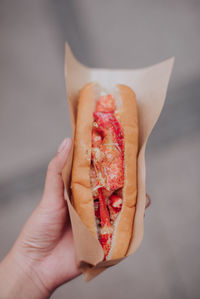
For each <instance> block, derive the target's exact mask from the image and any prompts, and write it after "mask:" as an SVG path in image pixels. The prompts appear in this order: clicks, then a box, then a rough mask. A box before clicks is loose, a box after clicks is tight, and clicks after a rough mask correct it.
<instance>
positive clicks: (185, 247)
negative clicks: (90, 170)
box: [0, 0, 200, 299]
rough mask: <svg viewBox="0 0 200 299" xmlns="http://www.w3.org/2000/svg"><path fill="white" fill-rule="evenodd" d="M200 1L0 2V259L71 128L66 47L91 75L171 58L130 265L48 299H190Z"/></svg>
mask: <svg viewBox="0 0 200 299" xmlns="http://www.w3.org/2000/svg"><path fill="white" fill-rule="evenodd" d="M199 32H200V1H198V0H196V1H195V0H190V1H189V0H188V1H186V0H167V1H155V0H148V1H147V0H146V1H144V0H140V1H131V0H130V1H129V0H124V1H117V0H112V1H110V0H108V1H106V0H102V1H97V0H93V1H92V0H82V1H81V0H75V1H64V0H63V1H61V0H57V1H53V0H49V1H43V0H35V1H30V0H26V1H25V0H24V1H22V0H18V1H9V0H7V1H2V0H1V1H0V258H1V259H2V258H3V257H4V256H5V254H6V252H7V251H8V250H9V248H10V247H11V246H12V244H13V242H14V240H15V239H16V237H17V235H18V233H19V231H20V229H21V227H22V226H23V223H24V222H25V220H26V219H27V218H28V216H29V215H30V213H31V211H32V210H33V209H34V207H35V206H36V205H37V203H38V202H39V200H40V196H41V194H42V188H43V183H44V178H45V172H46V167H47V164H48V162H49V160H50V159H51V157H52V156H53V155H54V153H55V152H56V149H57V146H58V144H59V143H60V142H61V140H62V139H63V138H64V137H65V136H70V134H71V129H70V121H69V113H68V108H67V101H66V95H65V85H64V42H65V41H66V40H68V41H69V43H70V45H71V47H72V50H73V51H74V53H75V55H76V57H77V58H78V59H79V60H80V61H81V62H82V63H85V64H87V65H89V66H93V67H107V68H115V67H116V68H118V67H123V68H133V67H137V68H138V67H145V66H148V65H151V64H154V63H157V62H160V61H162V60H163V59H166V58H169V57H171V56H175V57H176V61H175V67H174V71H173V74H172V78H171V82H170V85H169V91H168V94H167V100H166V104H165V107H164V109H163V112H162V114H161V117H160V120H159V122H158V124H157V125H156V127H155V129H154V130H153V133H152V135H151V138H150V140H149V143H148V147H147V154H146V158H147V190H148V193H149V194H150V195H151V197H152V199H153V202H152V206H151V207H150V209H149V210H148V211H147V213H146V216H145V234H144V240H143V243H142V245H141V246H140V248H139V250H138V251H137V252H136V253H135V255H134V256H131V257H130V258H128V259H126V260H125V261H123V262H122V263H120V264H119V265H117V266H116V267H113V268H111V269H108V270H107V271H106V272H104V273H103V274H102V275H100V276H99V277H98V278H96V279H95V280H93V281H92V282H90V283H89V284H86V283H84V281H83V278H82V277H79V278H77V279H75V280H73V281H71V282H69V283H68V284H66V285H64V286H62V287H60V288H59V289H57V290H56V291H55V293H54V294H53V296H52V298H98V299H100V298H111V297H112V296H113V298H116V299H118V298H126V299H128V298H148V299H151V298H163V299H164V298H199V297H200V279H199V277H200V258H199V252H200V241H199V225H200V220H199V214H200V204H199V193H200V192H199V191H200V187H199V185H200V184H199V160H200V159H199V152H200V138H199V137H200V131H199V128H200V116H199V115H200V76H199V75H200V57H199V53H200V36H199V35H200V34H199Z"/></svg>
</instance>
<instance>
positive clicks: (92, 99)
mask: <svg viewBox="0 0 200 299" xmlns="http://www.w3.org/2000/svg"><path fill="white" fill-rule="evenodd" d="M101 90H102V89H101V88H100V87H99V86H98V85H97V84H95V83H89V84H87V85H86V86H85V87H84V88H83V89H82V90H81V92H80V96H79V101H78V105H77V108H78V111H77V121H76V133H75V144H74V159H73V168H72V181H71V188H72V196H73V205H74V207H75V209H76V211H77V213H78V214H79V216H80V218H81V220H82V221H83V223H84V224H85V225H86V226H87V228H88V229H89V230H90V231H91V233H92V234H93V235H94V236H95V237H96V238H98V240H99V242H100V243H101V246H102V248H103V250H104V259H115V258H120V257H123V256H125V254H126V252H127V249H128V246H129V242H130V238H131V234H132V228H133V220H134V214H135V205H136V196H137V149H138V120H137V106H136V98H135V94H134V92H133V91H132V90H131V89H130V88H129V87H128V86H125V85H118V86H117V87H116V89H115V91H114V93H113V95H111V94H109V93H108V94H105V95H103V96H102V95H101Z"/></svg>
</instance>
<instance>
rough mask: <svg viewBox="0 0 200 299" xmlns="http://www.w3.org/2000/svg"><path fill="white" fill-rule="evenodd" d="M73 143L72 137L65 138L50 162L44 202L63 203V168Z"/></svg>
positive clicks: (49, 203) (50, 203)
mask: <svg viewBox="0 0 200 299" xmlns="http://www.w3.org/2000/svg"><path fill="white" fill-rule="evenodd" d="M71 145H72V142H71V139H70V138H65V139H64V140H63V142H62V143H61V145H60V146H59V148H58V151H57V154H56V156H55V157H54V158H53V159H52V160H51V161H50V163H49V166H48V170H47V175H46V181H45V188H44V194H43V199H42V202H43V204H44V203H46V204H48V205H52V204H59V203H61V204H63V199H64V184H63V180H62V170H63V168H64V166H65V164H66V162H67V159H68V156H69V153H70V150H71Z"/></svg>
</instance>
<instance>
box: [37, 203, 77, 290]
mask: <svg viewBox="0 0 200 299" xmlns="http://www.w3.org/2000/svg"><path fill="white" fill-rule="evenodd" d="M46 213H47V214H48V215H47V219H48V221H47V222H45V225H44V230H43V233H44V237H45V236H48V238H47V242H46V244H45V247H44V248H42V251H41V253H42V257H41V262H40V263H39V267H38V274H39V275H40V277H41V279H43V280H44V282H45V284H46V285H51V286H52V285H54V284H55V286H57V285H60V284H62V283H64V282H65V281H67V280H68V279H69V278H72V277H74V276H76V275H77V274H78V273H79V271H78V269H77V266H76V258H75V248H74V242H73V235H72V230H71V225H70V224H69V219H67V211H66V206H64V207H62V208H59V209H54V211H53V213H52V212H51V210H50V211H46ZM45 218H46V215H45ZM67 220H68V224H67ZM41 237H42V236H41ZM38 254H39V255H40V252H38Z"/></svg>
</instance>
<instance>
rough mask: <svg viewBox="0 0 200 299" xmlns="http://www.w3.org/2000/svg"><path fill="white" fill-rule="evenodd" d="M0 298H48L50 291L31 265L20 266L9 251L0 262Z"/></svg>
mask: <svg viewBox="0 0 200 299" xmlns="http://www.w3.org/2000/svg"><path fill="white" fill-rule="evenodd" d="M0 290H1V293H0V295H1V296H0V297H1V298H6V299H7V298H30V299H31V298H38V299H44V298H48V297H49V295H50V293H49V292H48V290H47V289H46V288H45V287H44V285H42V283H41V281H40V279H39V277H37V275H36V274H35V273H34V271H33V269H32V267H31V265H26V266H22V265H21V264H20V262H19V261H18V260H17V258H16V256H15V255H14V254H13V253H12V252H10V253H9V254H8V255H7V256H6V257H5V259H4V260H3V261H2V262H1V263H0Z"/></svg>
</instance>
